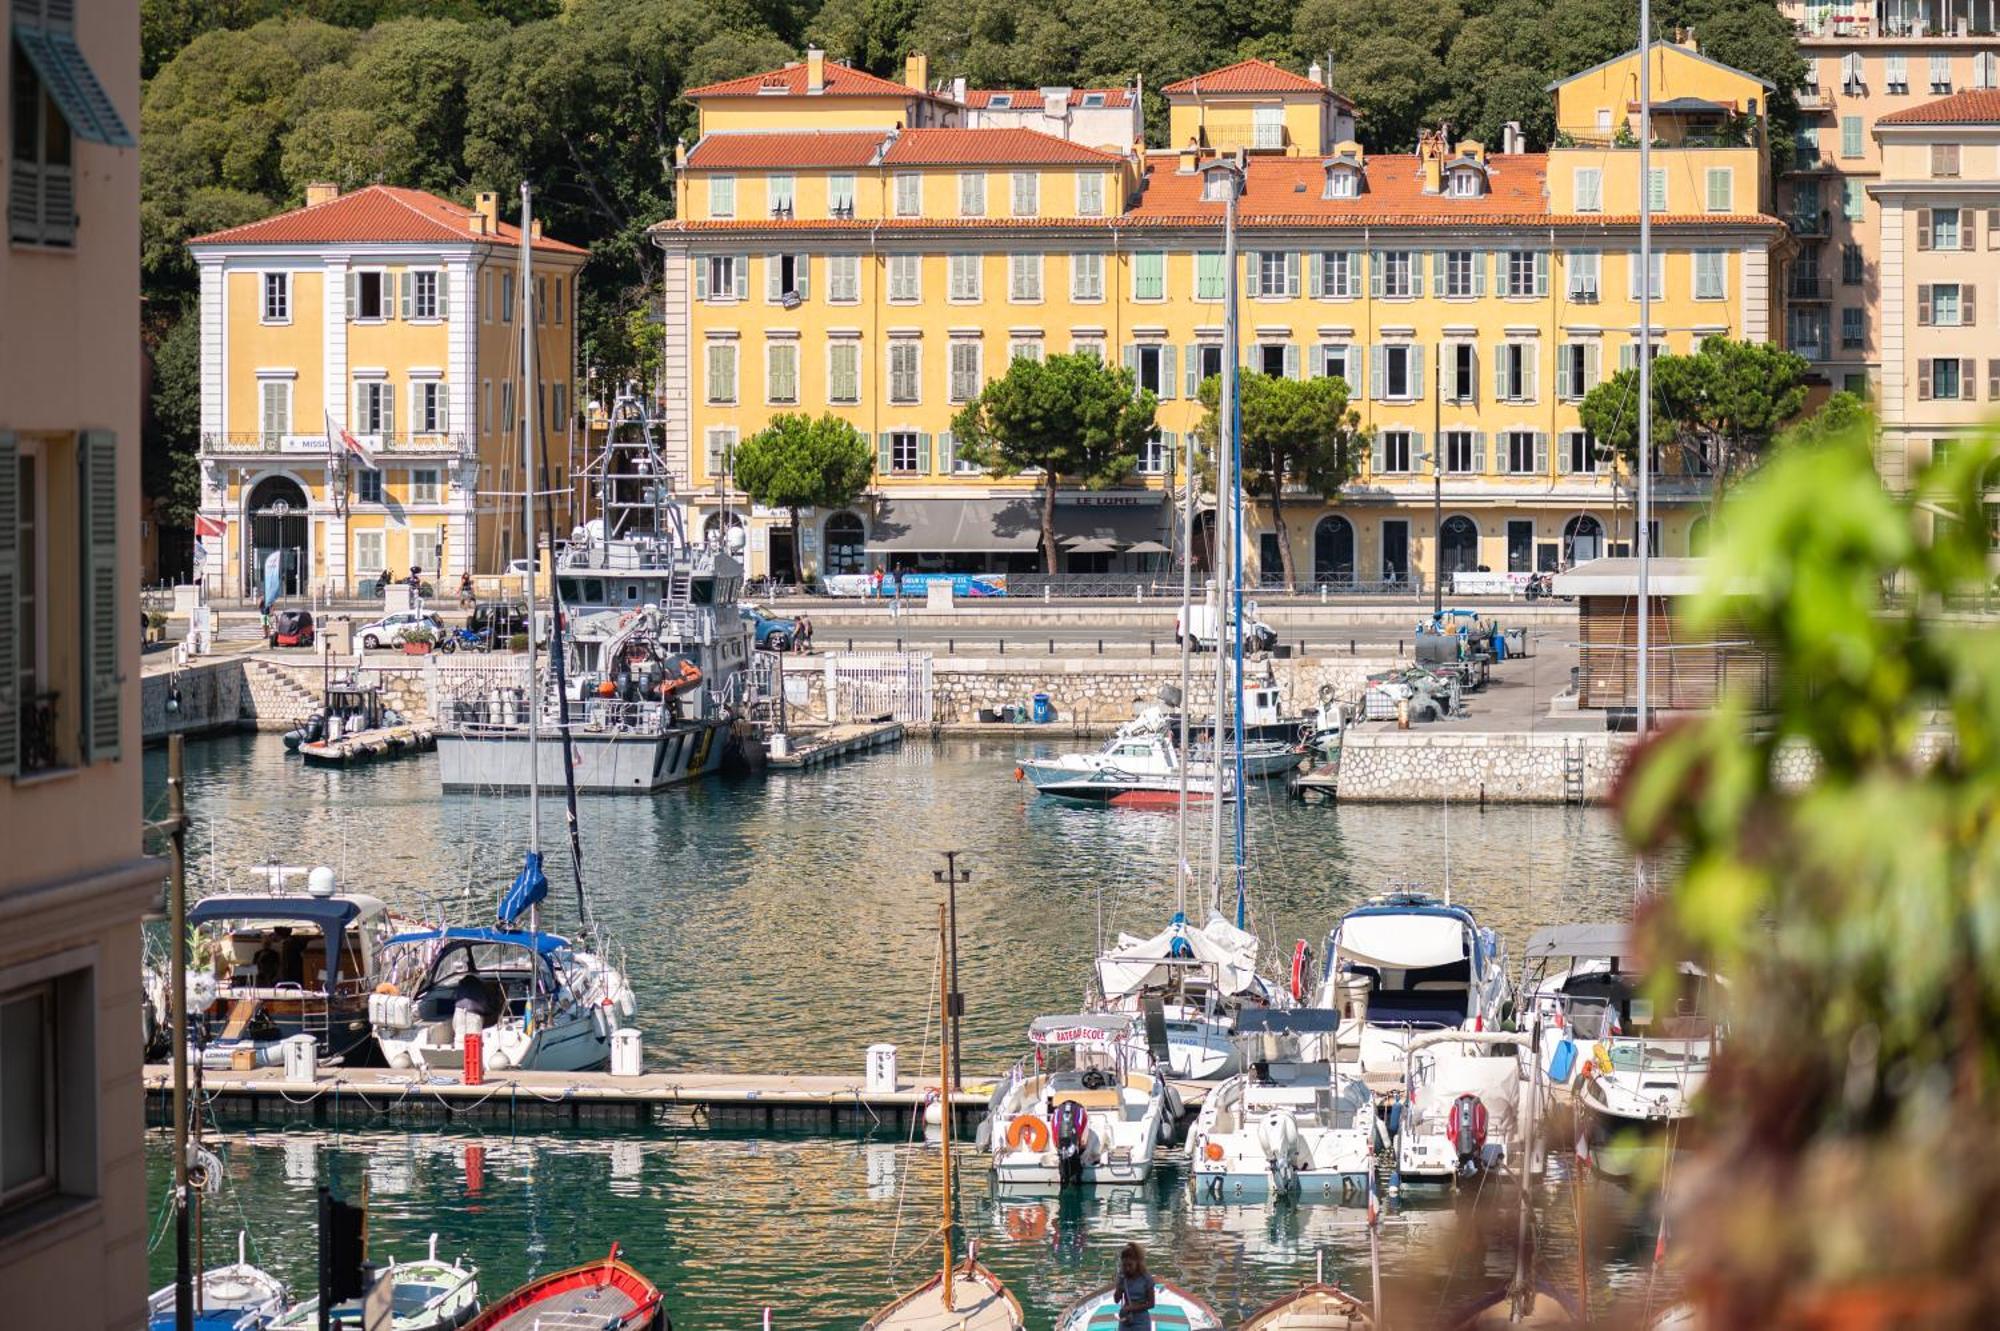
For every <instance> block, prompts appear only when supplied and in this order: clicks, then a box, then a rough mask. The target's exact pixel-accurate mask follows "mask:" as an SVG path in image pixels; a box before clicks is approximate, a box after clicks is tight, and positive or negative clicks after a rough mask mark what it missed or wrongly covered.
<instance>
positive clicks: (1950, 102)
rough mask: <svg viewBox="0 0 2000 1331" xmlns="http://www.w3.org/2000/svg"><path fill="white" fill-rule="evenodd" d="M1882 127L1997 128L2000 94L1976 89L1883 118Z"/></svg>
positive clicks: (1997, 91)
mask: <svg viewBox="0 0 2000 1331" xmlns="http://www.w3.org/2000/svg"><path fill="white" fill-rule="evenodd" d="M1875 123H1876V124H1878V125H1994V124H2000V90H1996V89H1993V88H1975V89H1973V90H1971V91H1969V92H1960V93H1953V94H1952V95H1951V96H1949V97H1941V98H1939V99H1938V100H1937V101H1935V102H1925V103H1924V104H1923V105H1922V106H1913V107H1911V108H1910V109H1909V110H1907V111H1897V112H1896V113H1894V114H1893V115H1886V116H1883V117H1882V118H1881V119H1879V120H1877V121H1876V122H1875Z"/></svg>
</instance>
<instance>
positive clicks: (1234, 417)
mask: <svg viewBox="0 0 2000 1331" xmlns="http://www.w3.org/2000/svg"><path fill="white" fill-rule="evenodd" d="M1229 316H1230V318H1231V319H1232V320H1233V319H1234V318H1235V317H1236V305H1235V302H1234V301H1232V302H1230V308H1229ZM1232 341H1233V339H1232ZM1229 440H1230V449H1229V460H1230V463H1231V466H1232V470H1231V473H1230V478H1229V507H1230V510H1231V512H1232V514H1233V515H1234V517H1233V519H1232V521H1231V522H1230V524H1229V538H1230V551H1231V557H1230V562H1231V565H1232V571H1231V574H1230V587H1231V589H1232V591H1233V593H1234V597H1235V601H1234V604H1233V606H1232V608H1231V614H1230V620H1231V622H1232V628H1231V631H1230V635H1229V655H1230V660H1231V663H1232V664H1233V665H1234V667H1235V669H1234V671H1233V672H1232V674H1233V676H1234V693H1233V694H1232V696H1231V698H1230V713H1231V716H1232V718H1233V719H1232V721H1231V725H1230V741H1231V742H1230V751H1231V755H1232V756H1231V758H1230V764H1229V765H1230V781H1231V782H1232V783H1233V784H1234V786H1235V789H1236V802H1235V803H1236V807H1235V813H1236V861H1235V863H1236V927H1237V928H1238V929H1241V928H1242V927H1243V922H1244V919H1245V917H1246V915H1247V914H1248V910H1247V908H1246V903H1245V901H1244V897H1245V884H1244V877H1245V868H1244V863H1243V849H1244V847H1243V842H1244V834H1245V831H1246V829H1245V827H1244V821H1243V820H1244V819H1245V817H1247V816H1248V812H1249V811H1248V810H1247V809H1246V808H1245V807H1244V806H1245V804H1246V803H1247V801H1246V799H1245V797H1244V789H1243V738H1244V737H1243V403H1242V401H1241V400H1240V399H1239V398H1238V397H1237V395H1236V394H1235V393H1231V394H1230V395H1229ZM1216 645H1217V646H1218V647H1220V646H1221V644H1220V643H1217V644H1216ZM1217 654H1218V655H1220V653H1217ZM1219 729H1220V727H1218V730H1219ZM1218 738H1220V737H1219V736H1218Z"/></svg>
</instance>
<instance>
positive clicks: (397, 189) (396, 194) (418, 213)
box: [327, 180, 471, 236]
mask: <svg viewBox="0 0 2000 1331" xmlns="http://www.w3.org/2000/svg"><path fill="white" fill-rule="evenodd" d="M371 189H379V190H381V191H382V192H383V193H384V194H386V195H388V196H389V198H391V199H393V200H395V202H396V205H397V206H398V207H400V208H403V209H405V210H406V211H408V212H409V214H410V215H411V216H413V217H417V218H421V219H422V220H423V221H425V222H428V223H430V224H431V225H432V226H434V227H438V228H440V229H442V230H444V231H447V232H450V233H451V234H452V235H454V236H456V235H458V234H460V232H459V231H458V230H457V229H456V228H454V227H451V226H447V225H446V224H445V223H443V222H440V221H439V220H438V219H437V218H435V217H432V216H430V215H429V214H427V213H425V212H424V210H423V209H421V208H419V207H417V206H416V205H415V204H414V203H411V202H410V201H409V200H408V199H406V198H404V197H403V195H404V194H405V193H410V194H421V195H423V196H424V197H425V198H427V199H436V200H437V201H438V202H439V203H442V204H444V205H445V206H446V207H450V206H452V205H451V200H449V199H447V198H444V197H443V196H442V195H437V194H433V193H431V192H430V191H429V190H427V189H417V188H415V187H414V186H410V185H386V184H383V183H382V182H381V181H379V180H378V181H376V182H375V183H373V184H371V185H364V186H362V188H361V189H358V190H356V191H355V192H354V193H355V194H364V193H366V192H367V191H369V190H371ZM347 197H348V198H350V199H351V198H353V197H354V194H350V195H348V196H347ZM327 202H329V203H338V202H339V200H338V199H329V200H327ZM464 234H466V235H470V234H471V233H470V232H466V233H464Z"/></svg>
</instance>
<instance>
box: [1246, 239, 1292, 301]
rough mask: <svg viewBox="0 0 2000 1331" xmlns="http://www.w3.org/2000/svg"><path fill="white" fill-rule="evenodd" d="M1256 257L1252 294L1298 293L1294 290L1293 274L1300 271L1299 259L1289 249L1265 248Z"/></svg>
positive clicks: (1281, 296)
mask: <svg viewBox="0 0 2000 1331" xmlns="http://www.w3.org/2000/svg"><path fill="white" fill-rule="evenodd" d="M1255 257H1256V263H1257V271H1256V273H1255V275H1254V278H1253V283H1254V286H1253V292H1252V294H1254V295H1258V296H1266V297H1274V298H1285V297H1289V296H1296V295H1297V294H1298V292H1296V291H1294V290H1292V275H1293V274H1294V273H1296V272H1298V260H1297V259H1296V258H1295V257H1294V256H1293V255H1292V254H1291V253H1290V252H1289V251H1286V250H1263V251H1260V252H1259V253H1258V254H1257V255H1256V256H1255Z"/></svg>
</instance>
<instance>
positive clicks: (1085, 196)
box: [1076, 171, 1104, 217]
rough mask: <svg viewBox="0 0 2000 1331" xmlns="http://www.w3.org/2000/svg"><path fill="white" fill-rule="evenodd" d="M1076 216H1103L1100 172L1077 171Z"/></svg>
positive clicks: (1102, 189)
mask: <svg viewBox="0 0 2000 1331" xmlns="http://www.w3.org/2000/svg"><path fill="white" fill-rule="evenodd" d="M1076 215H1077V216H1078V217H1102V216H1104V173H1103V172H1102V171H1079V172H1077V173H1076Z"/></svg>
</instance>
